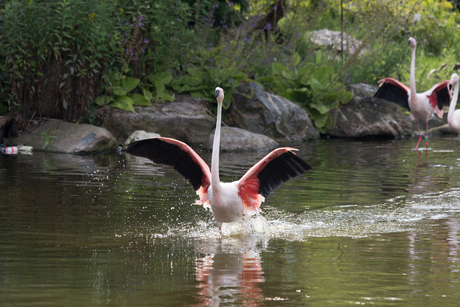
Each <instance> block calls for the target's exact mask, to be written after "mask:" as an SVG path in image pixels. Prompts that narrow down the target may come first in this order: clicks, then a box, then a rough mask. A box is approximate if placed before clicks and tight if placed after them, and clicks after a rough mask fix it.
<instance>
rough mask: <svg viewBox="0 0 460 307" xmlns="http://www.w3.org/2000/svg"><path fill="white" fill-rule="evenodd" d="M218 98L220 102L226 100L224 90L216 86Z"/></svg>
mask: <svg viewBox="0 0 460 307" xmlns="http://www.w3.org/2000/svg"><path fill="white" fill-rule="evenodd" d="M216 99H217V101H218V102H222V101H223V100H224V90H223V89H221V88H220V87H216Z"/></svg>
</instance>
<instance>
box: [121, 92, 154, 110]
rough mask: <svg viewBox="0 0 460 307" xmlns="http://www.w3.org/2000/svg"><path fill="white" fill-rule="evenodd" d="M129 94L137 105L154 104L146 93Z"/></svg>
mask: <svg viewBox="0 0 460 307" xmlns="http://www.w3.org/2000/svg"><path fill="white" fill-rule="evenodd" d="M127 96H128V98H131V100H132V101H133V105H135V106H146V107H148V106H151V105H152V103H151V102H150V101H149V100H148V99H146V98H145V97H144V95H141V94H136V93H134V94H129V95H127Z"/></svg>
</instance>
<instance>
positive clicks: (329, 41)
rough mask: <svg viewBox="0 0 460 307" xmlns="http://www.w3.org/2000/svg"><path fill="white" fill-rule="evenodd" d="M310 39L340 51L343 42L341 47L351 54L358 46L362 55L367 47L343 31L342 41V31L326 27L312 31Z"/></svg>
mask: <svg viewBox="0 0 460 307" xmlns="http://www.w3.org/2000/svg"><path fill="white" fill-rule="evenodd" d="M310 41H311V42H312V43H314V44H316V45H318V46H325V47H329V48H332V49H334V50H337V51H342V43H343V49H344V50H345V51H346V52H348V53H352V54H353V53H355V52H356V51H357V50H358V49H359V48H361V49H360V50H361V51H360V55H364V54H365V53H366V52H367V48H363V47H362V43H361V42H360V41H359V40H357V39H355V38H353V37H352V36H351V35H348V34H347V33H343V42H342V32H340V31H331V30H328V29H322V30H318V31H313V32H312V33H311V35H310Z"/></svg>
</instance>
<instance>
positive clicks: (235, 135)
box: [205, 127, 278, 151]
mask: <svg viewBox="0 0 460 307" xmlns="http://www.w3.org/2000/svg"><path fill="white" fill-rule="evenodd" d="M213 142H214V131H213V132H212V133H211V134H210V135H209V139H208V142H207V143H206V144H205V147H206V148H207V149H212V144H213ZM277 146H278V142H276V141H274V140H272V139H271V138H269V137H268V136H265V135H263V134H259V133H253V132H250V131H247V130H244V129H240V128H236V127H222V130H221V137H220V149H221V150H229V151H232V150H235V151H236V150H256V149H265V148H274V147H277Z"/></svg>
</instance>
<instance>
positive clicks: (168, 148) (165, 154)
mask: <svg viewBox="0 0 460 307" xmlns="http://www.w3.org/2000/svg"><path fill="white" fill-rule="evenodd" d="M125 151H126V152H127V153H129V154H132V155H135V156H139V157H144V158H147V159H149V160H152V161H153V162H155V163H157V164H163V165H168V166H172V167H173V168H174V169H175V170H176V171H177V172H178V173H179V174H181V175H182V176H184V177H185V178H186V179H187V180H188V181H190V183H191V184H192V186H193V188H194V189H195V191H196V190H198V189H199V188H200V186H201V185H202V180H203V170H202V169H201V167H200V166H199V165H198V164H197V163H196V162H195V161H193V159H192V157H191V156H190V155H189V154H188V153H186V152H184V151H183V150H182V149H181V148H180V147H179V146H177V145H175V144H171V143H168V142H165V141H162V140H160V139H155V138H152V139H145V140H140V141H136V142H133V143H131V144H128V146H127V147H126V150H125Z"/></svg>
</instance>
